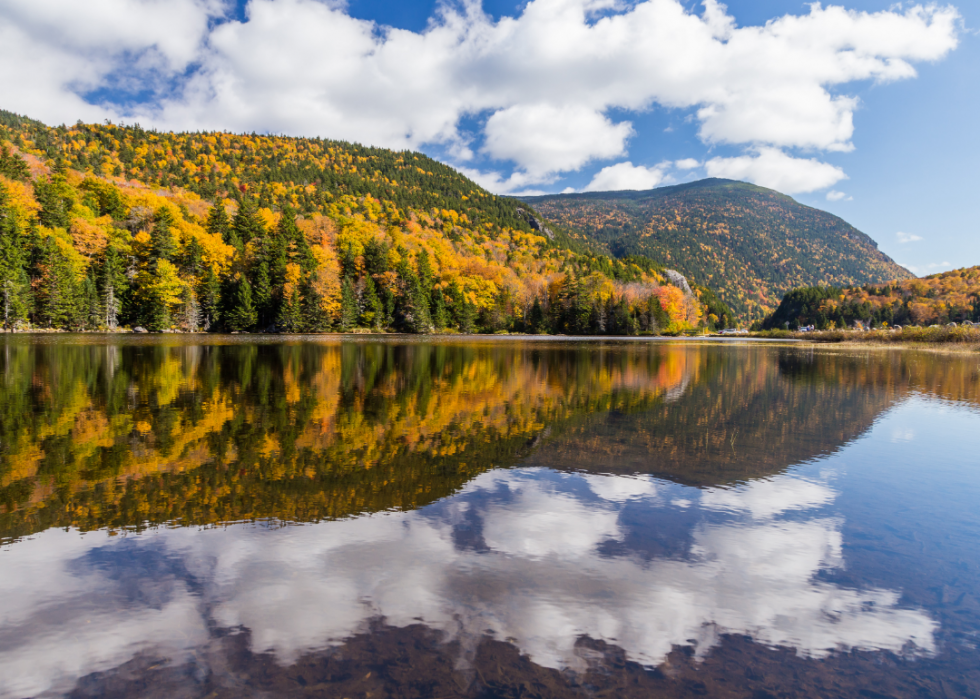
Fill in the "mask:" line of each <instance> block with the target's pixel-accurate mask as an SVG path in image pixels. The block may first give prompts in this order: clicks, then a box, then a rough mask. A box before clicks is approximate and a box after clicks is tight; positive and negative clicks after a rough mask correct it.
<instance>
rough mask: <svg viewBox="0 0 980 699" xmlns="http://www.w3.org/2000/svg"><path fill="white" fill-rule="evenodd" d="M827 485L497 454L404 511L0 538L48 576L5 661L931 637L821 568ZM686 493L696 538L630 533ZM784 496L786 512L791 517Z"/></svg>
mask: <svg viewBox="0 0 980 699" xmlns="http://www.w3.org/2000/svg"><path fill="white" fill-rule="evenodd" d="M834 496H835V493H834V491H833V489H832V488H831V486H830V485H828V484H827V483H823V482H813V481H809V480H803V479H800V478H795V477H792V476H786V475H783V476H777V477H775V478H773V479H772V480H767V481H756V482H754V483H753V484H751V485H749V486H747V487H743V488H737V489H731V490H714V489H709V490H705V491H701V492H699V491H697V490H695V489H691V488H685V487H681V486H676V485H672V484H669V483H666V482H663V481H660V482H657V481H654V480H651V479H649V478H639V479H632V478H627V477H624V476H585V475H558V474H555V473H554V472H551V471H547V470H542V469H529V470H517V471H499V470H498V471H492V472H489V473H485V474H483V475H481V476H478V477H477V478H476V479H474V481H473V482H471V483H470V484H469V485H468V486H467V487H466V489H465V491H464V492H462V493H461V494H459V495H457V496H455V497H453V498H450V499H449V500H447V501H444V502H441V503H439V504H437V505H433V506H430V507H429V508H426V509H423V510H421V511H415V512H401V513H388V514H379V515H373V516H365V517H359V518H355V519H350V520H346V521H340V522H328V523H321V524H317V525H309V526H304V527H284V528H271V529H270V528H268V527H262V526H249V525H236V526H232V527H229V528H226V529H218V530H209V531H206V532H198V531H194V530H190V529H176V530H159V531H156V532H153V533H150V534H145V535H143V536H140V537H136V538H131V537H130V538H123V539H115V540H112V539H107V538H106V537H105V536H104V535H101V534H98V535H94V536H89V537H84V538H83V537H80V536H79V535H77V534H75V533H65V532H63V531H51V532H47V533H45V534H43V535H41V536H39V537H37V538H35V539H32V540H30V541H26V542H22V543H21V544H19V545H15V546H12V547H10V549H9V550H8V551H6V552H5V556H6V561H7V565H9V566H12V568H11V569H15V570H18V571H19V572H22V573H24V574H29V576H30V578H31V579H33V580H38V581H40V584H39V585H37V586H24V585H23V584H22V582H18V583H14V582H13V581H9V580H8V581H7V582H6V583H4V587H5V588H7V589H4V590H3V595H2V596H0V615H2V619H3V624H2V625H3V628H4V633H3V635H2V636H0V648H4V651H3V652H0V676H3V677H5V678H7V682H9V683H10V685H11V688H10V689H9V690H8V695H9V696H20V695H30V694H35V693H40V692H43V691H46V690H49V689H56V690H65V689H69V688H70V687H71V686H72V685H73V684H74V683H75V681H76V679H77V678H78V677H80V676H82V675H85V674H87V673H90V672H94V671H98V670H106V669H109V668H111V667H115V666H117V665H120V664H122V663H124V662H125V661H127V660H128V659H129V658H131V657H132V656H134V655H135V654H136V653H138V652H149V653H151V654H152V655H154V656H159V657H168V658H170V659H171V661H172V662H178V663H180V662H187V661H188V656H189V654H190V653H191V652H194V651H195V649H197V648H199V647H202V646H206V644H207V643H208V641H209V638H210V637H220V636H222V635H223V634H224V633H227V631H224V630H228V629H248V630H249V632H250V639H251V640H250V644H251V651H252V652H253V653H264V652H271V653H273V654H274V655H275V657H276V659H277V661H278V662H279V663H280V664H284V665H287V664H291V663H295V662H296V661H297V660H298V659H299V658H300V657H301V656H303V655H304V654H307V653H310V652H313V651H317V650H319V649H321V648H323V647H324V646H325V645H330V644H340V643H342V642H343V641H344V640H345V639H347V638H349V637H351V636H353V635H355V634H357V633H363V632H367V631H368V630H369V628H370V622H371V620H372V619H376V618H384V619H385V620H386V623H387V624H388V625H391V626H401V627H405V626H410V625H412V624H415V623H418V622H422V623H424V624H425V625H427V626H428V627H430V628H434V629H438V630H440V631H441V632H443V633H444V634H445V637H446V638H448V639H454V640H456V641H457V642H458V643H459V644H460V646H461V648H462V658H461V661H462V662H465V660H466V657H467V655H469V656H472V654H473V653H474V652H475V649H476V647H477V645H478V644H479V642H480V640H481V639H482V638H483V637H484V636H485V635H486V634H491V635H493V636H495V637H496V638H499V639H508V640H509V641H510V642H512V643H514V644H515V645H516V646H517V647H518V648H519V650H520V652H522V653H524V654H526V655H527V656H528V657H529V658H530V659H531V660H532V661H533V662H534V663H536V664H537V665H540V666H544V667H550V668H559V669H564V668H571V669H573V670H577V671H584V670H585V669H587V667H588V664H589V655H588V654H587V653H585V652H583V651H584V649H583V648H582V647H581V646H580V645H579V644H578V643H577V641H578V639H579V638H580V637H581V636H588V637H590V638H592V639H597V640H603V641H607V642H609V643H612V644H615V645H616V646H618V647H620V648H622V649H623V650H624V651H625V652H626V655H627V656H628V658H629V659H631V660H634V661H637V662H640V663H642V664H644V665H649V666H655V665H659V664H661V663H663V662H664V661H665V660H666V658H667V655H668V654H669V653H670V651H671V649H672V647H673V646H675V645H685V644H693V645H694V646H695V647H696V652H697V654H698V655H699V656H704V655H706V654H707V653H708V652H709V650H710V649H711V648H712V646H713V645H715V644H716V643H717V642H718V640H719V638H720V635H721V634H731V633H737V634H746V635H751V636H752V637H753V638H755V639H756V641H758V642H760V643H764V644H768V645H773V646H785V647H790V648H793V649H795V650H796V652H797V653H799V654H801V655H804V656H811V657H823V656H825V655H827V654H829V653H831V652H839V651H841V650H847V649H852V648H854V649H869V650H879V649H885V650H891V651H895V652H900V651H901V652H905V653H910V652H922V653H927V654H928V653H932V652H934V651H935V644H934V641H933V633H934V631H935V627H936V625H935V622H934V621H933V620H932V619H931V618H930V617H929V615H928V614H926V613H924V612H922V611H920V610H915V609H903V608H899V607H898V605H897V603H898V597H899V595H898V593H897V592H896V591H891V590H884V589H877V588H870V589H861V590H855V589H845V588H842V587H840V586H838V585H835V584H832V583H829V582H821V581H820V580H819V579H818V574H819V573H820V571H821V570H824V569H828V568H837V567H840V566H841V565H842V556H841V534H840V520H839V519H837V518H835V517H834V516H832V515H830V514H828V513H827V511H826V508H827V506H828V505H830V504H832V502H833V500H834ZM679 499H686V500H688V501H689V505H688V506H687V507H686V508H685V509H686V512H685V521H686V522H688V523H689V525H690V531H689V532H687V534H688V536H689V540H690V544H689V545H688V546H687V548H686V549H685V550H681V551H678V552H677V555H675V556H672V557H665V558H655V559H652V560H650V559H649V558H647V557H644V556H643V555H641V553H640V552H634V551H630V550H629V549H630V546H629V542H630V541H631V539H632V540H642V539H643V538H644V536H645V532H643V531H642V530H633V531H631V525H630V524H629V518H628V517H625V516H624V515H626V514H627V512H628V510H629V509H630V508H635V509H640V508H642V509H643V510H644V511H646V512H648V513H649V511H652V510H662V511H663V510H667V511H669V510H671V509H674V508H676V507H677V506H676V505H674V504H672V502H673V501H675V500H679ZM790 510H792V511H795V512H796V513H797V515H798V516H796V517H794V518H792V519H786V518H784V517H783V516H782V515H783V514H784V513H786V512H787V511H790ZM799 515H802V516H799ZM623 544H626V546H625V547H624V546H623ZM20 580H21V581H22V580H23V578H21V579H20ZM25 630H29V631H30V633H29V634H24V631H25ZM25 635H26V637H27V638H28V639H29V640H28V641H27V642H23V640H22V639H23V638H24V637H25ZM18 638H19V639H21V642H19V643H15V639H18ZM51 678H59V679H58V680H56V681H55V682H54V685H53V686H52V685H51V684H50V683H51V681H52V680H51Z"/></svg>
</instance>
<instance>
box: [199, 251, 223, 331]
mask: <svg viewBox="0 0 980 699" xmlns="http://www.w3.org/2000/svg"><path fill="white" fill-rule="evenodd" d="M197 298H198V302H199V303H200V307H201V328H202V329H203V330H204V332H208V331H209V330H212V329H213V328H215V327H217V325H218V320H219V318H220V316H221V282H220V280H219V279H218V275H217V274H215V273H214V269H213V268H212V267H211V265H207V266H206V267H205V269H204V274H203V275H202V277H201V281H200V284H199V285H198V292H197Z"/></svg>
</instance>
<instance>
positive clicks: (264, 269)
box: [252, 260, 277, 329]
mask: <svg viewBox="0 0 980 699" xmlns="http://www.w3.org/2000/svg"><path fill="white" fill-rule="evenodd" d="M252 300H253V303H254V304H255V311H256V314H257V317H258V323H259V326H260V327H261V328H262V329H264V328H266V327H268V326H269V325H270V324H271V323H272V322H273V321H274V320H275V318H276V315H277V313H276V310H275V308H274V307H273V298H272V285H271V284H270V283H269V265H268V263H267V262H266V261H265V260H262V261H261V262H260V263H259V264H258V268H257V269H256V272H255V285H254V286H253V287H252Z"/></svg>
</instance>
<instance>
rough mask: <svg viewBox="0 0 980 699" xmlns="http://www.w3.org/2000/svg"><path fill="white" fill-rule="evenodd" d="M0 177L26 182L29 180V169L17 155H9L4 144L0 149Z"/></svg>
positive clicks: (8, 150)
mask: <svg viewBox="0 0 980 699" xmlns="http://www.w3.org/2000/svg"><path fill="white" fill-rule="evenodd" d="M0 175H3V176H4V177H7V178H9V179H11V180H22V181H24V182H27V181H28V180H29V179H30V178H31V168H30V167H28V165H27V163H26V162H25V161H24V159H23V158H22V157H20V155H19V154H17V153H11V152H10V149H9V148H8V147H7V146H6V144H4V146H3V147H0Z"/></svg>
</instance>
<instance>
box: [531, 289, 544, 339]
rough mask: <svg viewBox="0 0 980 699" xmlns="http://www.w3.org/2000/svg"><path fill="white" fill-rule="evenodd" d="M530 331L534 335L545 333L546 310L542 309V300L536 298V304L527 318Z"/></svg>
mask: <svg viewBox="0 0 980 699" xmlns="http://www.w3.org/2000/svg"><path fill="white" fill-rule="evenodd" d="M527 325H528V330H529V331H530V332H532V333H540V332H543V331H544V329H545V328H544V310H543V309H542V308H541V300H540V299H539V298H538V297H537V296H535V297H534V304H532V306H531V312H530V313H529V314H528V318H527Z"/></svg>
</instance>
